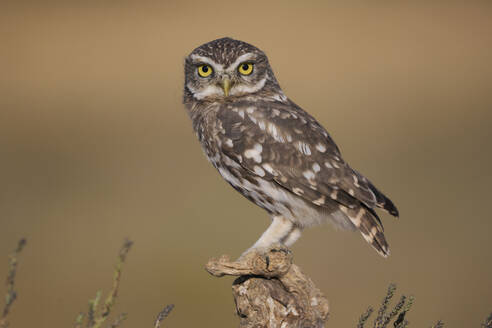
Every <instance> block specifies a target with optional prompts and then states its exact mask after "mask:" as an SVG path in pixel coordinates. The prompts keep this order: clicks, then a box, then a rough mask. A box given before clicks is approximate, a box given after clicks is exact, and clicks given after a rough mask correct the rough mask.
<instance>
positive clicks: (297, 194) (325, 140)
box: [184, 38, 398, 256]
mask: <svg viewBox="0 0 492 328" xmlns="http://www.w3.org/2000/svg"><path fill="white" fill-rule="evenodd" d="M184 104H185V106H186V108H187V110H188V113H189V115H190V117H191V119H192V123H193V129H194V130H195V132H196V134H197V136H198V139H199V141H200V143H201V145H202V147H203V149H204V151H205V154H206V156H207V158H208V159H209V160H210V162H211V163H212V164H213V165H214V167H215V168H216V169H217V170H218V171H219V173H220V174H221V175H222V177H223V178H224V179H225V180H226V181H227V182H228V183H229V184H231V186H232V187H233V188H234V189H236V190H237V191H239V192H240V193H241V194H242V195H244V196H245V197H246V198H248V199H249V200H251V201H252V202H254V203H255V204H257V205H258V206H260V207H262V208H263V209H265V210H266V211H267V212H268V213H269V214H270V215H271V217H272V224H271V226H270V227H269V228H268V230H267V231H265V233H264V234H263V235H262V236H261V238H260V239H259V240H258V241H257V242H256V244H255V245H253V247H252V248H254V249H262V248H266V247H268V246H270V245H272V244H273V243H284V244H285V245H287V246H290V245H291V244H293V243H294V242H295V241H296V240H297V238H299V236H300V234H301V231H302V229H304V228H306V227H309V226H313V225H317V224H321V223H323V222H326V221H330V222H332V223H334V224H335V225H336V226H338V227H341V228H345V229H352V230H356V229H357V230H359V231H360V233H361V234H362V236H363V237H364V238H365V239H366V240H367V242H368V243H370V244H371V245H372V246H373V247H374V248H375V249H376V250H377V251H378V252H379V253H380V254H381V255H383V256H387V255H388V254H389V248H388V244H387V242H386V239H385V237H384V234H383V227H382V224H381V221H380V219H379V217H378V215H377V214H376V212H375V208H381V209H384V210H386V211H387V212H389V213H390V214H392V215H394V216H398V211H397V209H396V207H395V206H394V205H393V203H392V202H391V201H390V200H389V199H388V198H387V197H386V196H384V195H383V193H381V192H380V191H379V190H378V189H376V187H374V185H373V184H372V183H371V182H370V181H369V180H368V179H367V178H365V177H364V176H362V175H361V174H360V173H359V172H357V171H355V170H353V169H352V168H351V167H350V166H349V165H348V164H347V163H346V162H345V161H344V160H343V159H342V156H341V154H340V150H339V149H338V147H337V145H336V144H335V142H334V141H333V140H332V139H331V137H330V135H329V134H328V133H327V131H326V130H325V129H324V128H323V127H322V126H321V125H320V124H319V123H318V122H317V121H316V120H315V119H314V118H313V117H312V116H311V115H309V114H308V113H307V112H305V111H304V110H303V109H302V108H300V107H299V106H297V105H296V104H295V103H294V102H292V101H291V100H290V99H288V98H287V97H286V96H285V95H284V93H283V92H282V90H281V88H280V86H279V84H278V82H277V80H276V79H275V76H274V74H273V71H272V69H271V68H270V65H269V63H268V59H267V57H266V55H265V54H264V53H263V52H262V51H261V50H259V49H258V48H256V47H254V46H252V45H250V44H247V43H245V42H242V41H238V40H233V39H230V38H223V39H218V40H215V41H212V42H209V43H206V44H204V45H202V46H200V47H198V48H196V49H195V50H193V51H192V53H191V54H190V55H189V56H188V57H187V58H186V60H185V88H184Z"/></svg>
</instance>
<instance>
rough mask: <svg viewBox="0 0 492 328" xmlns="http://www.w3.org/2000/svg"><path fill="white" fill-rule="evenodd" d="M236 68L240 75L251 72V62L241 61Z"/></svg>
mask: <svg viewBox="0 0 492 328" xmlns="http://www.w3.org/2000/svg"><path fill="white" fill-rule="evenodd" d="M237 70H238V72H239V73H241V74H242V75H249V74H251V73H253V63H242V64H241V65H239V67H238V68H237Z"/></svg>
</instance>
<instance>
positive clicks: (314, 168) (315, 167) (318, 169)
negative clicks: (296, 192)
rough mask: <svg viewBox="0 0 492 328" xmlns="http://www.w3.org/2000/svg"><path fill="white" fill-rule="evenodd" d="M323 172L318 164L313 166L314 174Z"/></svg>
mask: <svg viewBox="0 0 492 328" xmlns="http://www.w3.org/2000/svg"><path fill="white" fill-rule="evenodd" d="M320 170H321V167H320V166H319V164H318V163H314V164H313V171H314V172H319V171H320Z"/></svg>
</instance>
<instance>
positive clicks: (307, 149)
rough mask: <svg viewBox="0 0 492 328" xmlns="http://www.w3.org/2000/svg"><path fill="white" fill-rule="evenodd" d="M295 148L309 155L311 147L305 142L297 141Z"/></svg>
mask: <svg viewBox="0 0 492 328" xmlns="http://www.w3.org/2000/svg"><path fill="white" fill-rule="evenodd" d="M297 149H299V151H300V152H301V153H303V154H304V155H311V148H310V147H309V145H308V144H307V143H305V142H302V141H299V142H298V143H297Z"/></svg>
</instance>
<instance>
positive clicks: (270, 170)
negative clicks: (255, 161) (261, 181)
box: [262, 163, 277, 176]
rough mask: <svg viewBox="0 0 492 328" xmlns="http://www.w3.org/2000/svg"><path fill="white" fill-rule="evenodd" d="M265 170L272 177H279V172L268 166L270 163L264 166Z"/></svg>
mask: <svg viewBox="0 0 492 328" xmlns="http://www.w3.org/2000/svg"><path fill="white" fill-rule="evenodd" d="M262 166H263V168H264V169H265V171H267V172H268V173H270V174H271V175H274V176H276V175H277V172H275V170H274V169H273V167H272V166H271V165H270V164H268V163H265V164H263V165H262Z"/></svg>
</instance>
